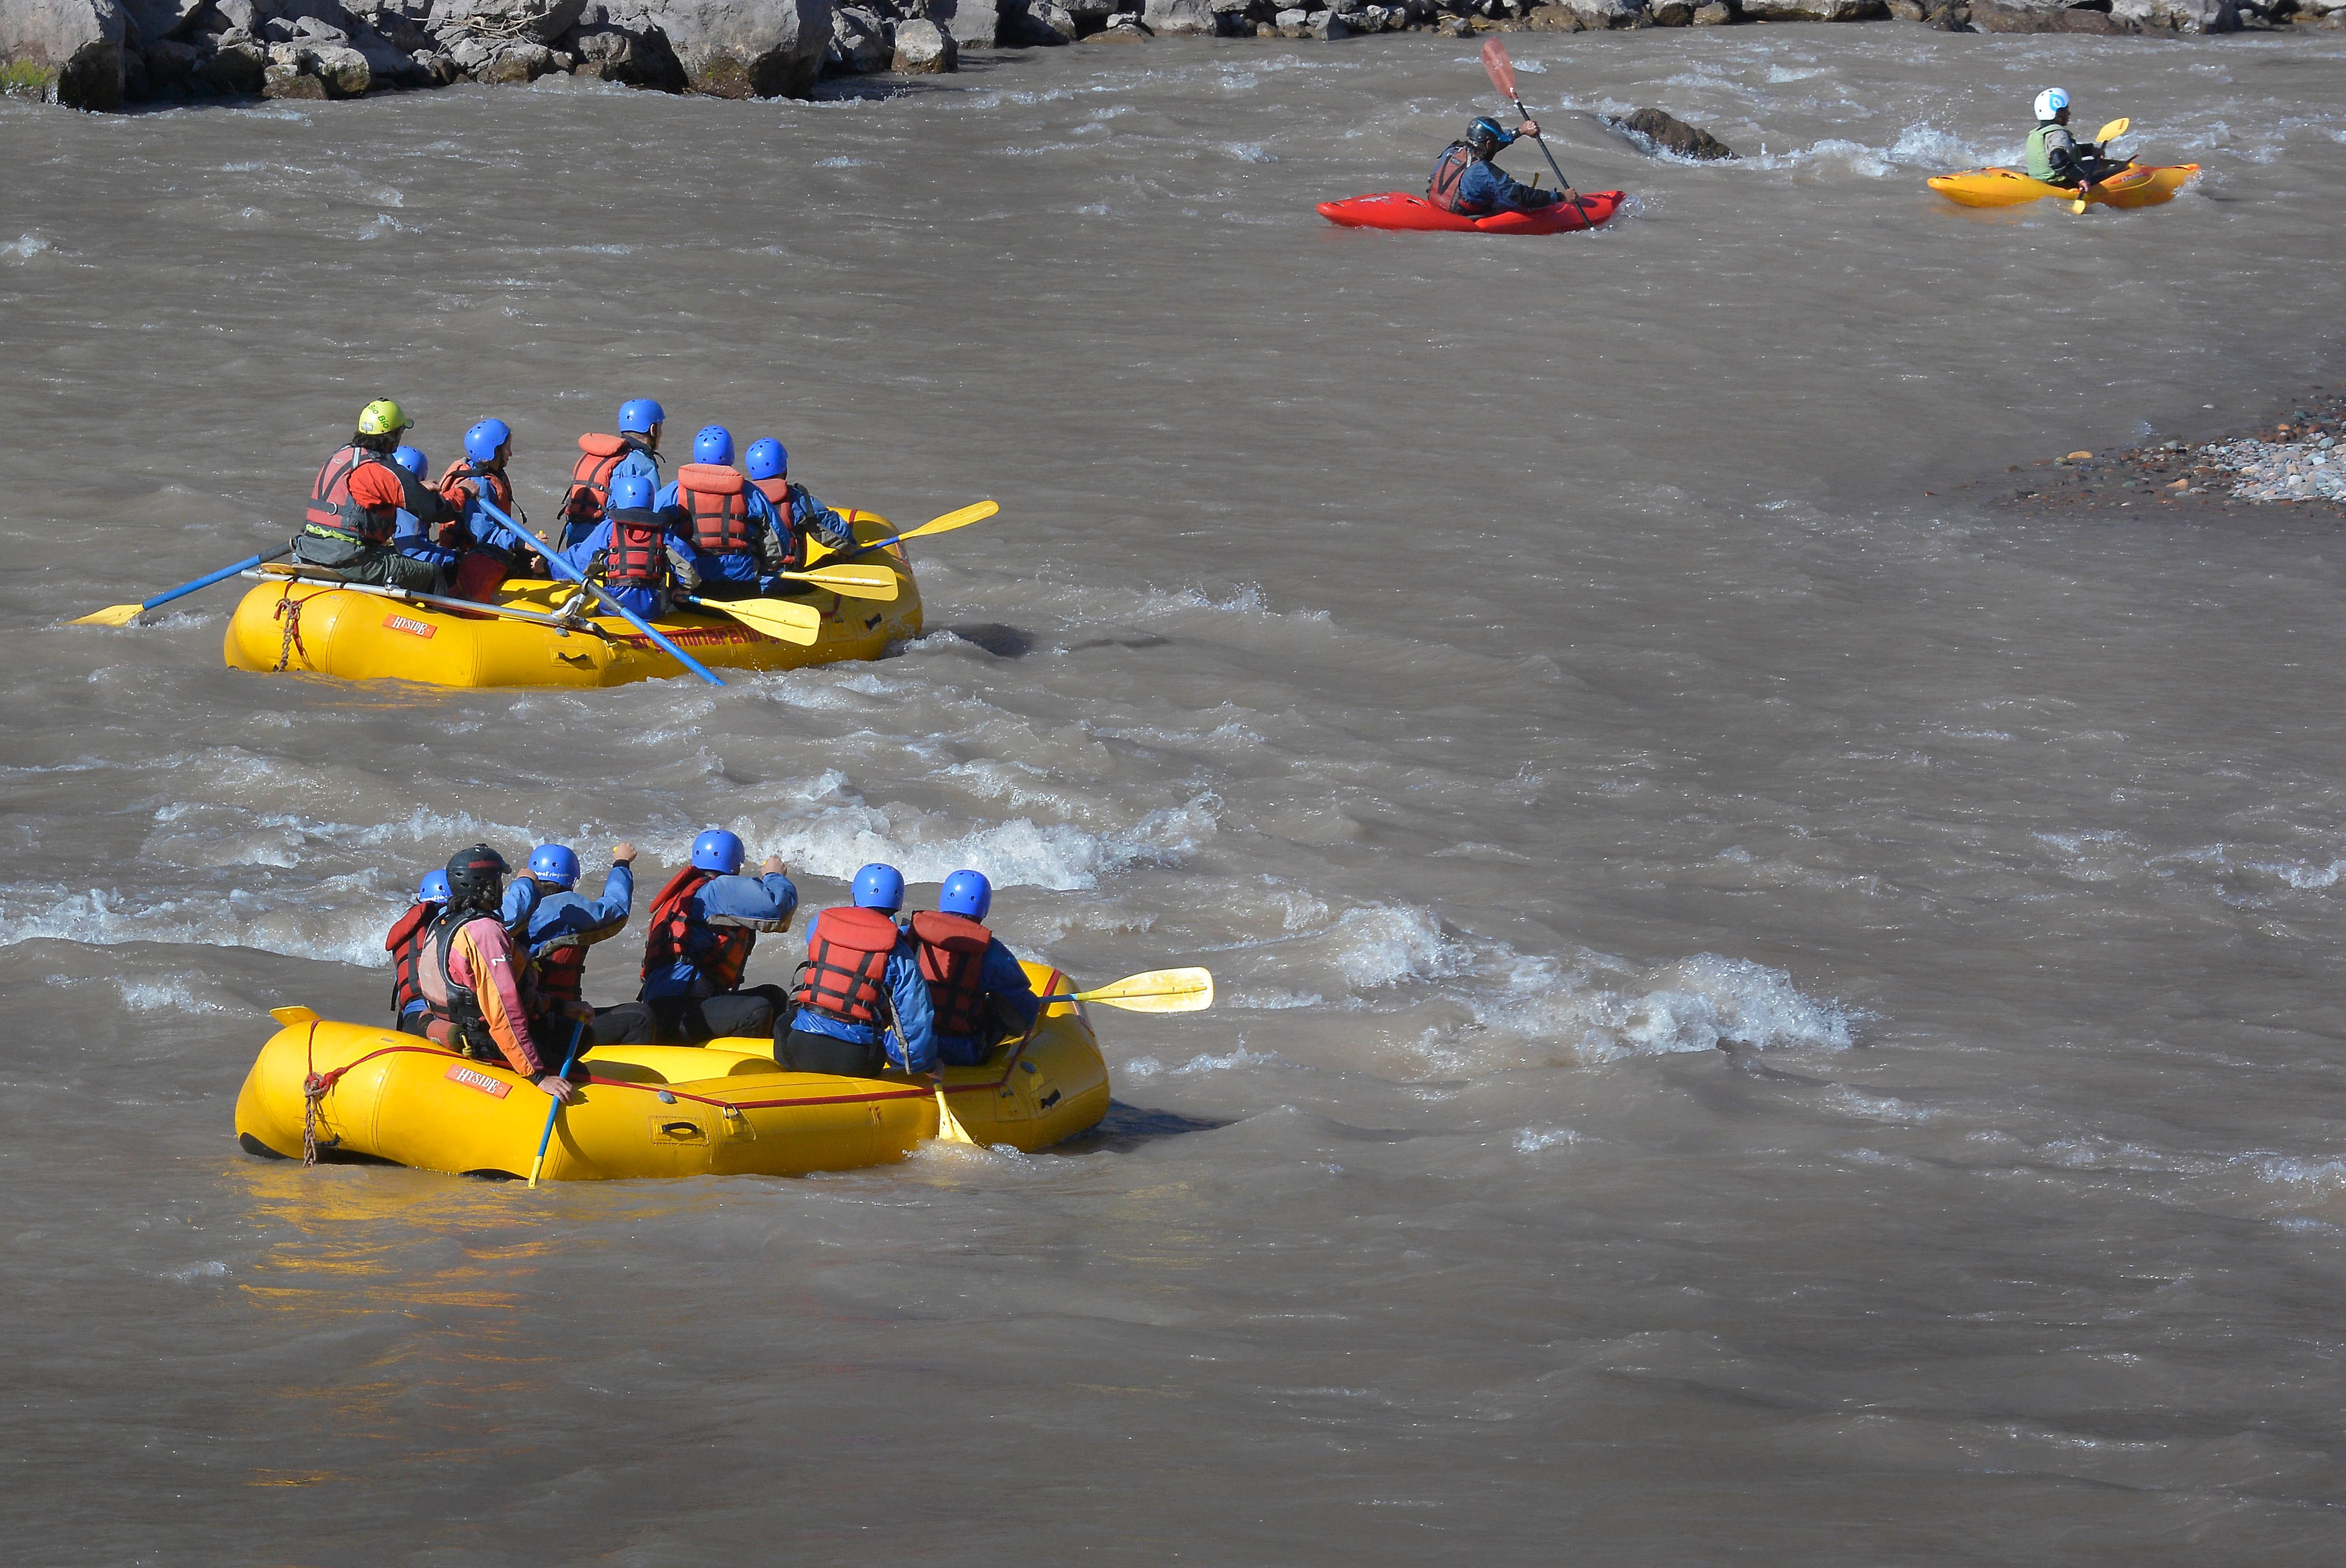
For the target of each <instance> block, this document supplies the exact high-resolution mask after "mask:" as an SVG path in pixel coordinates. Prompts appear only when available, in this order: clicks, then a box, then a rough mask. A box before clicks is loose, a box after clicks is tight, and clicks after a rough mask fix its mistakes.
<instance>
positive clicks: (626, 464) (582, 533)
mask: <svg viewBox="0 0 2346 1568" xmlns="http://www.w3.org/2000/svg"><path fill="white" fill-rule="evenodd" d="M621 439H623V440H632V439H634V438H633V437H622V438H621ZM630 473H632V474H634V475H636V476H637V478H640V479H643V480H645V481H647V482H648V483H649V484H650V485H651V487H652V488H653V489H654V490H658V488H659V487H660V485H661V484H663V483H665V482H664V481H663V480H662V479H661V478H660V471H659V459H658V457H657V456H655V455H654V454H653V453H648V452H645V451H643V450H642V449H641V448H639V447H630V448H629V449H628V451H627V455H626V456H625V457H622V458H621V459H619V461H618V462H617V463H613V464H611V477H610V483H611V484H617V483H618V482H619V481H620V480H621V479H623V478H625V477H627V475H628V474H630ZM590 532H592V530H590V529H586V528H581V527H580V526H579V525H578V524H576V523H568V522H566V523H564V524H563V525H562V553H563V554H564V555H568V554H569V553H570V552H571V551H573V550H575V549H576V548H577V547H578V541H580V540H581V539H584V538H585V537H586V535H588V534H589V533H590Z"/></svg>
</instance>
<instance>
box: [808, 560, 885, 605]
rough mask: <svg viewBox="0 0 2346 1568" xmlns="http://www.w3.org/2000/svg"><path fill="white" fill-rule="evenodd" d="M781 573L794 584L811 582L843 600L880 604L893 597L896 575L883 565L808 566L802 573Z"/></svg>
mask: <svg viewBox="0 0 2346 1568" xmlns="http://www.w3.org/2000/svg"><path fill="white" fill-rule="evenodd" d="M782 575H783V576H785V577H787V578H789V579H790V581H791V582H794V583H811V584H812V585H814V586H816V587H818V588H827V589H829V590H830V591H831V592H832V593H834V594H837V595H839V596H841V598H847V599H877V600H879V601H880V602H882V604H886V603H890V602H892V601H893V600H894V599H895V597H896V593H897V586H896V574H895V573H893V572H891V571H889V570H888V569H887V568H885V567H884V566H882V567H874V566H809V567H808V568H807V569H806V570H805V571H803V572H784V573H783V574H782Z"/></svg>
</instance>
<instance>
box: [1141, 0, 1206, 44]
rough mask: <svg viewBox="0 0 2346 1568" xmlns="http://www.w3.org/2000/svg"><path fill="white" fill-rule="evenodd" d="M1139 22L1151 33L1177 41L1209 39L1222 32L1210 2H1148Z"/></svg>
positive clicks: (1142, 10) (1172, 0)
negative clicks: (1181, 38)
mask: <svg viewBox="0 0 2346 1568" xmlns="http://www.w3.org/2000/svg"><path fill="white" fill-rule="evenodd" d="M1140 19H1141V21H1142V22H1143V23H1145V24H1147V25H1148V30H1149V31H1150V32H1152V33H1158V34H1169V35H1171V36H1175V37H1192V38H1196V37H1210V36H1213V35H1214V34H1215V33H1216V32H1218V31H1219V24H1217V23H1216V22H1215V20H1214V8H1213V6H1212V5H1210V4H1209V0H1148V3H1147V4H1146V5H1143V6H1142V7H1141V12H1140Z"/></svg>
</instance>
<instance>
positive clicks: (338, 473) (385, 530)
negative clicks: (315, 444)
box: [301, 446, 398, 545]
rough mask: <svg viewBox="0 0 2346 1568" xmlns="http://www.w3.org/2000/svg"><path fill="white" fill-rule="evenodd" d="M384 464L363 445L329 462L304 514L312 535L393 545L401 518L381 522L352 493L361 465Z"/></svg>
mask: <svg viewBox="0 0 2346 1568" xmlns="http://www.w3.org/2000/svg"><path fill="white" fill-rule="evenodd" d="M382 462H384V458H383V455H382V453H379V452H369V451H368V450H367V449H366V448H365V447H363V446H346V447H344V448H342V451H340V452H338V453H334V455H333V456H331V457H330V458H328V459H326V461H325V463H324V464H323V465H322V466H321V467H320V468H319V470H318V477H317V480H316V482H315V483H314V484H311V486H310V508H309V510H308V511H306V512H304V513H303V514H301V525H302V526H303V527H304V528H305V529H307V530H308V531H309V532H311V533H312V534H326V535H332V536H333V537H334V538H337V539H348V540H351V541H352V542H353V543H355V544H360V545H388V544H389V543H391V531H392V528H393V524H396V522H397V521H398V519H397V518H395V517H386V518H384V519H382V521H381V522H379V523H378V522H377V521H375V518H374V515H373V514H372V513H370V512H369V511H368V510H367V509H366V508H365V507H363V506H362V505H360V504H358V502H357V500H356V499H355V498H353V497H352V494H351V475H352V473H356V472H358V467H359V464H361V463H382Z"/></svg>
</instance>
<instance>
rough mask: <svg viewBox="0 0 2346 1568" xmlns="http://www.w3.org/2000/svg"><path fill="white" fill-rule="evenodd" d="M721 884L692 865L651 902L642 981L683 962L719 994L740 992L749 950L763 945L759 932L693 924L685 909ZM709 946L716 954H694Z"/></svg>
mask: <svg viewBox="0 0 2346 1568" xmlns="http://www.w3.org/2000/svg"><path fill="white" fill-rule="evenodd" d="M716 880H717V873H716V872H715V871H703V870H701V869H700V868H699V866H687V867H685V868H684V869H683V870H682V871H678V872H677V874H676V875H674V876H672V877H670V878H669V879H668V885H667V886H666V887H664V888H662V889H660V891H659V895H658V897H657V898H655V899H653V900H652V910H651V931H650V932H649V933H648V935H647V936H646V938H645V940H644V967H643V972H642V973H641V975H639V976H638V978H640V979H643V980H649V979H650V978H651V977H652V971H653V970H654V969H655V968H658V967H662V966H664V965H667V964H668V963H671V962H675V961H676V960H677V959H679V958H681V959H684V960H686V961H687V962H689V963H690V964H691V965H692V966H693V968H695V969H697V970H699V972H700V977H701V978H702V979H703V980H706V981H707V982H709V984H710V985H711V986H712V987H714V988H715V989H714V994H717V995H723V994H725V993H729V992H732V991H737V990H739V988H740V985H741V972H742V971H743V970H745V969H747V968H749V966H750V949H752V948H754V947H756V946H757V945H758V933H757V932H754V931H751V930H750V929H749V927H747V926H724V927H719V926H712V925H709V924H707V923H705V922H703V921H696V920H694V919H693V918H692V914H691V911H688V910H687V909H686V908H685V901H687V900H688V899H689V898H691V897H692V895H693V894H695V893H697V892H699V891H700V890H701V888H702V887H704V886H705V885H707V884H708V883H709V882H713V881H716ZM695 932H699V935H700V942H699V943H693V942H692V938H693V935H694V933H695ZM709 942H714V943H715V944H716V950H715V951H714V952H695V951H694V950H693V949H694V947H698V946H704V945H705V944H707V943H709ZM688 943H690V944H691V945H688Z"/></svg>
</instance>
